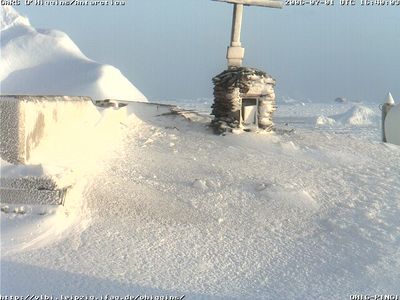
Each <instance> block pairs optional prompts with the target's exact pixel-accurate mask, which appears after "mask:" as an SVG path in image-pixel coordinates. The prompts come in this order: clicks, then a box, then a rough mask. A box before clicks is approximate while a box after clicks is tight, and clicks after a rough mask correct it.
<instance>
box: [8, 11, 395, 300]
mask: <svg viewBox="0 0 400 300" xmlns="http://www.w3.org/2000/svg"><path fill="white" fill-rule="evenodd" d="M2 9H3V10H2V18H3V19H2V21H1V28H2V37H1V39H2V49H1V50H2V54H1V55H2V56H1V63H2V69H1V70H0V73H1V74H2V76H3V75H4V78H5V79H3V78H2V82H1V84H2V93H3V89H5V91H7V93H13V91H14V88H18V92H21V90H20V88H21V85H16V84H14V83H15V82H17V81H18V80H21V78H22V79H24V80H27V81H26V82H30V84H31V85H30V86H31V87H35V86H36V84H37V83H38V82H36V81H35V80H39V79H40V78H46V80H47V79H49V80H50V79H52V80H53V79H54V81H51V82H54V84H55V85H47V86H42V87H41V88H42V89H39V87H40V86H39V85H38V90H30V91H31V92H32V93H33V92H35V93H36V92H45V93H46V94H48V93H52V92H53V90H52V89H51V88H52V87H53V86H57V82H59V81H58V80H56V79H55V78H53V74H52V73H51V72H50V71H49V70H52V69H53V67H54V68H55V69H54V70H58V69H57V66H61V65H62V66H63V67H64V66H65V64H61V63H60V62H61V61H63V59H66V60H67V61H69V62H71V63H72V62H79V63H77V65H78V66H79V68H78V67H77V68H78V69H77V70H76V72H75V71H74V72H73V74H79V75H82V76H84V78H88V77H87V76H89V75H90V74H92V73H90V72H89V73H88V71H87V70H88V69H86V67H82V66H88V68H89V69H90V68H92V67H93V68H94V69H95V70H99V69H100V70H103V71H104V70H110V68H109V67H105V68H104V67H102V66H100V65H98V64H96V63H94V62H91V61H88V60H87V59H86V58H85V57H83V54H81V53H80V51H78V49H77V48H75V46H74V47H72V46H73V45H74V44H73V43H72V41H70V40H69V39H67V37H66V36H65V35H64V34H61V33H57V32H53V31H37V30H35V29H33V28H32V27H31V26H30V25H29V22H28V21H27V20H26V19H24V18H22V17H20V16H18V15H16V12H15V11H13V10H8V13H7V14H4V8H3V7H2ZM49 39H50V40H51V41H50V40H49ZM54 39H56V40H59V42H60V43H56V44H54V43H53V42H54ZM38 41H41V42H43V43H47V42H48V44H47V45H48V51H53V50H54V53H57V54H54V56H52V55H48V56H49V57H52V61H48V60H47V55H46V56H43V55H42V54H41V53H42V52H41V51H40V49H38V48H37V47H36V46H35V45H37V43H38ZM19 43H22V44H24V45H25V46H24V47H19V46H18V45H20V44H19ZM50 45H51V46H50ZM66 45H67V47H64V46H66ZM31 46H32V47H31ZM7 47H9V48H7ZM59 47H61V48H62V49H63V51H64V50H65V49H68V50H65V51H64V52H63V51H59ZM24 49H25V50H24ZM14 53H16V54H15V55H14ZM60 53H62V54H60ZM17 54H18V55H17ZM29 55H31V57H33V59H32V60H31V59H28V58H29ZM36 55H37V56H36ZM9 58H10V64H9V65H7V64H3V62H7V61H8V59H9ZM17 58H18V59H17ZM44 58H46V60H43V59H44ZM11 62H12V63H11ZM19 62H21V64H22V65H24V66H26V67H24V68H23V69H19V68H20V67H19V66H20V65H19ZM82 62H85V63H83V64H82ZM31 63H32V65H30V64H31ZM48 64H50V65H51V66H52V67H51V68H47V67H46V66H47V65H48ZM3 65H4V66H6V67H5V68H4V69H3ZM28 65H29V66H28ZM81 67H82V68H83V69H81ZM112 70H114V69H112ZM96 72H97V71H96ZM96 72H95V73H96ZM107 72H108V71H107ZM107 72H105V73H107ZM112 72H114V71H112ZM100 73H101V74H104V73H102V72H100ZM57 74H59V73H58V72H57ZM62 74H64V75H65V81H63V80H62V82H69V84H70V86H69V85H68V86H67V85H66V86H63V87H62V88H65V89H66V90H62V89H60V91H66V92H65V93H67V94H71V92H76V93H82V91H90V92H91V93H93V95H99V96H101V97H105V94H103V91H104V90H103V87H105V88H107V90H108V91H111V92H113V87H114V86H117V85H114V84H113V81H112V80H111V81H110V80H109V79H107V78H108V77H107V76H106V77H104V78H103V77H101V76H100V77H95V78H97V79H98V78H103V79H104V81H102V80H100V79H99V80H100V83H101V84H99V80H97V79H96V80H95V81H94V82H95V83H94V84H93V85H92V84H89V83H88V82H87V81H83V83H82V84H83V86H79V85H76V82H75V81H73V78H72V77H70V75H71V74H72V73H69V72H68V71H66V72H63V73H62ZM88 74H89V75H88ZM96 74H98V73H96ZM19 76H22V77H19ZM74 76H75V75H74ZM35 77H37V78H38V79H35ZM89 77H90V76H89ZM13 78H14V79H13ZM15 78H16V79H15ZM113 78H114V77H113ZM17 79H18V80H17ZM81 79H82V78H81ZM92 79H93V78H92ZM92 79H91V80H90V82H92ZM14 80H16V81H14ZM29 80H31V81H29ZM68 80H72V81H68ZM116 80H118V82H120V83H121V84H123V85H124V86H125V87H126V89H125V88H124V89H122V90H123V91H127V93H128V95H140V94H134V93H137V92H136V90H134V89H132V87H133V85H132V87H131V86H130V85H127V83H126V81H125V79H124V78H122V79H121V77H119V79H116ZM60 81H61V80H60ZM41 82H42V81H41ZM79 82H82V80H79ZM129 84H130V83H129ZM48 88H50V90H47V89H48ZM57 93H61V92H57ZM97 93H99V94H97ZM112 98H118V95H116V96H112ZM124 99H125V100H127V98H124ZM174 102H175V101H174ZM179 104H180V105H181V106H183V107H186V108H188V107H190V108H193V109H195V110H197V111H199V112H201V114H198V113H194V112H186V113H183V115H178V114H174V113H169V109H168V107H157V106H153V105H149V104H144V103H131V104H129V106H128V111H129V117H128V119H125V120H124V121H123V122H121V123H115V122H113V124H114V125H113V127H111V125H110V126H106V127H107V128H105V127H104V126H102V127H95V126H94V127H90V128H87V130H90V131H91V132H92V136H93V139H95V138H96V140H97V137H98V136H101V135H102V133H103V132H104V130H106V129H109V130H111V129H112V131H113V132H114V135H113V138H111V139H109V140H107V141H104V142H105V143H104V144H101V145H99V144H94V143H91V141H90V140H88V139H85V138H84V137H86V136H87V135H86V131H80V130H76V138H77V139H78V140H80V141H81V142H82V145H84V146H82V147H80V148H78V147H77V149H78V150H81V151H80V152H79V154H80V155H75V156H73V155H72V156H69V157H68V160H66V159H63V158H62V157H60V159H59V160H55V157H54V156H51V161H50V156H49V155H47V154H48V153H47V152H46V151H47V150H46V149H49V148H46V147H44V148H41V149H42V152H43V153H38V155H39V156H40V157H43V161H42V165H37V166H30V167H26V168H17V169H15V168H14V167H12V166H9V164H6V163H3V162H2V168H1V170H2V176H5V174H6V173H5V172H8V174H7V176H14V175H22V176H23V175H32V174H38V175H41V174H53V175H54V174H60V171H59V170H68V172H63V171H61V173H64V175H65V174H66V173H68V176H72V177H73V178H72V179H74V180H73V182H74V187H73V188H72V189H71V190H70V192H69V193H68V195H67V198H66V202H65V206H64V207H52V206H33V205H13V206H12V205H9V204H7V203H1V212H0V219H1V220H0V221H1V274H0V275H1V281H0V283H1V287H0V294H1V295H2V296H4V295H19V296H26V295H33V294H35V295H37V296H39V295H44V294H46V295H53V296H55V297H57V296H58V297H59V296H61V295H75V296H90V295H97V296H101V295H103V296H105V295H113V296H122V297H125V296H127V295H131V296H133V297H135V296H136V295H138V294H142V295H144V294H147V295H151V294H152V295H154V296H161V295H166V294H169V295H171V296H179V297H181V296H182V295H186V298H185V299H326V298H330V299H349V297H350V295H352V294H370V295H376V294H398V295H400V271H399V270H400V250H399V249H400V219H399V212H400V186H399V182H400V146H395V145H391V144H383V143H381V142H380V139H381V137H380V117H379V113H380V111H379V109H378V104H362V103H350V102H347V103H341V104H339V103H334V104H318V103H302V102H298V101H290V102H288V101H285V103H283V102H282V101H281V102H280V103H279V102H278V111H277V114H276V118H275V120H276V123H277V127H278V131H277V133H273V134H257V133H243V134H227V135H226V136H215V135H213V134H212V131H211V130H210V129H209V128H208V126H207V125H208V124H209V122H210V118H209V117H208V116H207V112H208V111H209V107H210V105H211V103H210V101H209V100H207V99H199V101H190V102H189V101H181V102H180V103H179ZM115 124H117V125H115ZM55 144H57V143H56V142H55ZM93 147H94V148H95V149H97V150H98V151H93V149H94V148H93ZM100 149H101V151H100ZM69 152H70V151H68V153H69ZM46 157H47V160H49V161H46ZM73 157H75V159H73ZM55 164H56V165H57V168H56V169H54V168H53V167H49V166H54V165H55Z"/></svg>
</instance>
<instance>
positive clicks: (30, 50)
mask: <svg viewBox="0 0 400 300" xmlns="http://www.w3.org/2000/svg"><path fill="white" fill-rule="evenodd" d="M0 14H1V15H0V17H1V19H0V39H1V43H0V44H1V51H0V52H1V69H0V85H1V94H3V95H7V94H20V95H21V94H22V95H24V94H27V95H32V94H33V95H69V96H90V97H92V98H93V99H94V100H103V99H110V98H111V99H120V100H134V101H146V97H144V96H143V94H142V93H141V92H140V91H139V90H138V89H137V88H136V87H135V86H133V85H132V83H130V82H129V80H128V79H126V78H125V77H124V76H123V75H122V74H121V72H120V71H119V70H118V69H116V68H115V67H113V66H110V65H103V64H100V63H97V62H95V61H93V60H91V59H89V58H87V57H86V56H85V55H84V54H83V53H82V52H81V51H80V50H79V48H78V47H77V46H76V45H75V43H74V42H73V41H72V40H71V39H70V38H69V37H68V36H67V35H66V34H65V33H63V32H60V31H56V30H43V29H35V28H34V27H32V26H31V25H30V23H29V20H28V19H27V18H25V17H22V16H20V15H19V14H18V12H17V11H16V10H15V9H14V8H12V7H11V6H3V5H2V6H1V7H0Z"/></svg>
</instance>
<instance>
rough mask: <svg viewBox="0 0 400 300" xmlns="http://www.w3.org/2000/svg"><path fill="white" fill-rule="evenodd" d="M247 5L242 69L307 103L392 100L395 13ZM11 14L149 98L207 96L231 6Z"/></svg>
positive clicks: (399, 29)
mask: <svg viewBox="0 0 400 300" xmlns="http://www.w3.org/2000/svg"><path fill="white" fill-rule="evenodd" d="M360 1H361V0H357V5H356V6H355V7H341V6H340V3H339V1H338V0H336V3H335V6H333V7H332V6H331V7H325V6H324V5H321V6H320V7H311V6H309V5H306V6H296V7H288V6H286V7H284V8H283V9H282V10H278V9H269V8H261V7H246V8H245V11H244V20H243V31H242V44H243V46H244V47H245V48H246V56H245V61H244V65H245V66H249V67H256V68H259V69H261V70H263V71H266V72H267V73H269V74H271V75H272V76H273V77H274V78H275V79H276V80H277V87H276V90H277V95H278V99H279V98H280V97H282V96H285V97H292V98H295V99H298V100H302V101H306V100H311V101H333V99H335V98H336V97H346V98H348V99H349V100H361V101H374V102H376V101H382V100H383V99H384V98H385V95H386V94H387V92H389V91H391V92H392V94H393V96H394V97H395V100H396V99H398V101H400V5H398V6H385V7H377V6H374V7H371V6H369V7H368V6H361V5H360ZM23 2H24V1H22V4H21V6H14V8H15V9H16V10H18V11H19V12H20V13H22V14H23V15H25V16H27V17H28V18H29V19H30V21H31V23H32V25H33V26H35V27H37V28H52V29H59V30H62V31H64V32H66V33H67V34H68V35H69V36H70V37H71V38H72V39H73V40H74V42H75V43H76V44H77V45H78V46H79V48H80V49H81V50H82V51H83V52H84V53H85V54H86V55H87V56H88V57H90V58H92V59H94V60H96V61H99V62H102V63H108V64H112V65H114V66H116V67H117V68H119V69H120V70H121V71H122V73H123V74H124V75H125V76H126V77H128V78H129V79H130V80H131V81H132V83H133V84H134V85H135V86H136V87H138V88H139V89H140V90H141V91H142V92H143V93H144V94H145V95H146V96H147V97H148V98H149V99H151V100H165V99H168V100H171V99H176V100H180V99H196V98H202V97H205V98H212V88H213V86H212V83H211V78H212V77H213V76H214V75H216V74H218V73H220V72H222V71H223V70H224V69H225V68H226V59H225V54H226V47H227V46H228V44H229V39H230V28H231V18H232V6H231V5H229V4H226V3H219V2H213V1H210V0H169V1H167V0H143V1H139V0H128V2H127V4H126V5H125V6H123V7H93V6H92V7H73V8H72V7H60V6H56V7H41V6H36V7H34V6H29V7H28V6H25V4H23Z"/></svg>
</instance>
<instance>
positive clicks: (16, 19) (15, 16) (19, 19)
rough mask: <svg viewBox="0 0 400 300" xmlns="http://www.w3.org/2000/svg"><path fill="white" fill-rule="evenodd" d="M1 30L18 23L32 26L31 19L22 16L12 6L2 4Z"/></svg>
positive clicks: (0, 14) (0, 13)
mask: <svg viewBox="0 0 400 300" xmlns="http://www.w3.org/2000/svg"><path fill="white" fill-rule="evenodd" d="M0 17H1V18H0V31H3V30H6V29H8V28H10V27H13V26H16V25H25V26H30V23H29V20H28V19H27V18H25V17H23V16H21V15H20V14H19V13H18V12H17V11H16V10H15V9H14V8H13V7H12V6H6V5H4V6H1V12H0Z"/></svg>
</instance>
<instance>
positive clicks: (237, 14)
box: [231, 4, 243, 47]
mask: <svg viewBox="0 0 400 300" xmlns="http://www.w3.org/2000/svg"><path fill="white" fill-rule="evenodd" d="M242 18H243V4H234V6H233V19H232V36H231V47H240V46H241V45H242V44H241V42H240V33H241V30H242Z"/></svg>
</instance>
